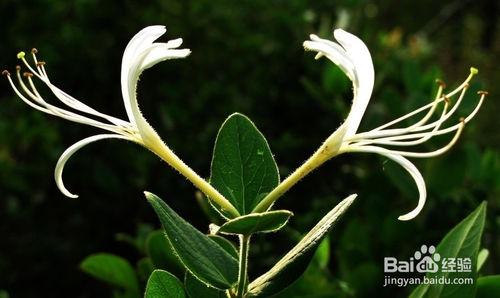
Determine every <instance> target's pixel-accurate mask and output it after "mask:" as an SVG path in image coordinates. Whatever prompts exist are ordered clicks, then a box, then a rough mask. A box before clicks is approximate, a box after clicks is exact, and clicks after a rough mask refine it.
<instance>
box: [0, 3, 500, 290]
mask: <svg viewBox="0 0 500 298" xmlns="http://www.w3.org/2000/svg"><path fill="white" fill-rule="evenodd" d="M498 13H499V8H498V1H495V0H489V1H440V2H439V5H438V4H436V2H435V1H430V0H424V1H418V2H417V1H378V2H377V3H375V2H371V1H354V0H353V1H344V2H341V1H305V0H303V1H228V0H226V1H211V0H201V1H181V0H179V1H170V0H161V1H156V0H154V1H143V3H141V2H139V1H96V0H79V1H63V0H34V1H14V0H2V1H0V37H1V39H0V57H1V58H0V64H1V65H4V66H5V67H6V68H8V69H10V70H11V72H12V71H13V70H14V67H15V65H16V63H18V61H17V59H16V53H17V52H18V51H19V50H25V51H26V50H28V51H29V49H31V47H37V48H38V49H39V52H40V54H39V58H40V59H41V60H45V61H47V70H48V72H49V76H51V78H52V81H53V82H54V83H55V84H56V85H58V86H59V87H60V88H62V89H63V90H65V91H67V92H68V93H70V94H72V95H73V96H75V97H77V98H79V99H81V100H82V101H84V102H85V103H87V104H88V105H90V106H92V107H94V108H96V109H98V110H99V111H102V112H105V113H108V114H111V115H114V116H119V117H122V118H125V117H126V116H125V111H124V108H123V104H122V99H121V92H120V62H121V55H122V53H123V50H124V48H125V45H126V44H127V42H128V40H129V39H130V38H131V37H132V36H133V35H134V34H135V33H136V32H137V31H138V30H140V29H141V28H143V27H144V26H147V25H151V24H162V25H166V26H167V30H168V32H167V36H166V37H165V38H164V39H163V40H167V39H170V38H176V37H182V38H184V46H185V47H187V48H190V49H191V50H192V51H193V52H192V54H191V56H189V57H188V58H187V59H184V60H177V61H169V62H164V63H162V64H159V65H157V66H155V67H154V68H152V69H150V70H148V71H146V72H145V73H144V75H143V76H142V79H141V81H140V84H139V89H138V92H139V101H140V104H141V108H142V110H143V112H144V114H145V115H146V117H147V119H148V120H150V122H151V123H152V124H153V126H154V127H155V128H156V129H157V130H158V132H159V133H160V135H161V136H162V137H163V138H164V140H165V141H166V142H167V144H169V146H171V147H172V148H173V149H174V150H175V151H176V152H177V153H178V154H179V155H180V156H181V157H182V158H183V159H184V160H185V161H186V162H187V163H188V164H189V165H191V166H192V167H193V168H194V169H195V170H196V171H198V172H199V173H200V174H201V175H202V176H208V175H209V167H210V159H211V151H212V146H213V143H214V141H215V136H216V133H217V129H218V126H219V125H220V124H221V123H222V122H223V120H224V119H225V117H227V116H228V115H229V114H231V113H233V112H241V113H243V114H245V115H247V116H249V117H250V118H251V119H252V120H253V121H254V122H255V123H256V125H257V126H258V127H259V129H260V130H261V131H262V132H263V133H264V134H265V136H266V137H267V138H268V140H269V143H270V146H271V149H272V150H273V152H274V154H275V158H276V160H277V162H278V165H279V167H280V172H281V175H282V176H283V177H284V176H286V175H287V174H289V173H290V171H291V170H293V169H294V168H295V167H297V166H298V165H299V164H300V162H302V161H303V160H305V159H306V158H307V157H308V156H309V155H310V154H311V153H312V152H313V150H315V149H316V148H317V147H318V146H319V144H320V143H321V142H322V141H323V140H324V139H325V138H326V137H327V136H328V135H329V134H330V133H331V132H332V131H333V130H334V129H335V128H336V127H337V126H338V125H339V124H340V123H341V121H342V119H343V117H344V116H345V115H347V113H348V110H349V103H350V100H351V91H350V88H351V87H350V82H349V81H348V80H347V79H346V78H345V76H344V75H343V74H342V73H341V72H340V71H339V70H338V69H337V68H335V67H334V66H333V65H332V64H331V63H328V62H327V60H325V59H322V60H320V61H314V59H313V54H311V53H304V51H303V49H302V45H301V44H302V42H303V41H304V40H305V39H307V38H308V34H310V33H318V34H319V35H320V36H322V37H328V38H331V29H332V28H333V27H335V26H338V25H340V26H343V27H344V28H346V29H347V30H348V31H350V32H353V33H355V34H356V35H358V36H360V37H361V38H362V39H363V40H364V41H365V42H366V44H367V45H368V47H369V48H370V51H371V53H372V56H373V60H374V64H375V71H376V85H375V90H374V94H373V98H372V100H371V103H370V105H369V106H368V109H367V112H366V114H365V117H364V119H363V122H362V124H361V128H360V130H361V131H363V130H367V129H370V128H373V127H375V126H377V125H379V124H383V123H385V122H387V121H389V120H391V119H393V118H396V117H397V116H399V115H402V114H405V113H406V112H409V111H411V110H412V109H414V108H416V107H418V106H420V105H422V104H425V103H427V102H428V101H429V100H430V99H431V97H432V95H433V93H434V92H435V90H436V86H435V83H434V79H435V78H442V79H444V80H445V81H446V82H447V83H448V85H449V86H450V88H451V87H452V86H456V85H458V84H459V83H460V82H461V81H462V80H463V79H464V78H465V77H466V75H467V74H468V69H469V67H470V66H476V67H477V68H479V70H480V72H479V75H478V77H477V79H475V80H474V83H473V85H472V88H471V92H469V95H468V96H467V97H466V102H465V103H464V106H463V108H462V109H460V111H459V113H461V115H464V114H466V113H467V111H470V109H471V108H472V107H473V105H474V104H475V103H476V101H477V96H476V95H475V91H477V90H479V89H480V88H481V89H483V88H484V89H486V90H488V91H490V97H489V98H487V101H486V102H485V104H484V106H483V108H482V110H481V111H480V113H479V115H478V116H477V118H476V119H475V120H474V121H473V122H472V123H471V124H470V125H468V126H467V127H466V130H465V132H464V134H463V136H462V137H461V139H460V141H459V143H458V144H457V145H456V146H455V147H454V148H453V150H452V151H451V152H449V153H447V154H445V155H443V156H440V157H437V158H433V159H430V160H418V161H416V165H417V166H418V167H419V169H421V171H422V174H423V176H424V178H425V179H426V182H427V188H428V193H429V195H428V202H427V204H426V206H425V208H424V210H423V212H422V213H421V214H420V215H419V216H418V217H417V218H416V219H415V220H412V221H409V222H399V221H397V216H398V215H401V214H404V213H406V212H407V211H409V210H411V209H412V208H413V207H414V206H415V204H416V199H417V193H416V187H415V186H414V185H413V182H412V181H411V179H410V178H409V177H408V176H407V174H406V173H405V172H404V171H403V170H402V169H400V168H399V167H398V165H396V164H393V163H391V162H389V161H387V160H386V159H384V158H381V157H377V156H373V155H360V154H352V155H345V156H340V157H338V158H336V159H334V160H332V161H330V162H328V163H327V164H326V165H325V166H323V167H322V168H321V169H320V170H318V171H316V172H314V173H313V174H312V175H310V176H309V177H307V178H306V179H305V180H304V181H303V182H302V183H300V184H299V185H297V186H296V187H294V188H293V189H292V190H291V191H290V192H289V193H288V194H287V195H286V196H285V197H283V198H282V199H280V201H279V202H278V204H277V206H278V207H279V209H282V208H289V209H290V210H292V211H293V212H294V213H295V216H294V218H293V219H292V221H291V223H290V225H291V227H293V228H294V229H296V230H298V231H301V232H305V231H306V230H307V229H308V228H310V227H312V225H314V223H315V222H316V221H317V220H319V219H320V218H321V217H322V215H324V214H325V213H326V212H327V211H328V210H330V209H331V208H332V207H333V206H334V205H335V204H336V203H337V202H339V201H340V199H342V198H344V197H346V196H347V195H349V194H351V193H354V192H356V193H358V194H359V199H358V200H357V202H356V203H355V205H354V206H353V207H352V209H351V210H350V211H349V213H348V215H347V216H346V217H345V218H344V219H343V220H342V223H341V224H340V225H339V226H338V227H337V228H336V229H334V231H333V233H332V235H331V245H332V259H331V262H330V272H331V275H329V276H330V279H331V280H332V282H334V283H338V282H339V281H343V282H345V284H344V285H345V289H346V290H345V292H346V293H351V294H353V295H356V296H358V297H364V296H369V295H373V294H379V295H384V296H388V295H396V296H402V295H404V294H405V293H407V291H408V289H399V288H394V287H393V288H384V289H383V288H382V285H383V272H382V270H383V257H384V256H395V257H399V258H402V259H403V258H408V257H410V256H411V255H412V254H413V252H414V251H415V250H416V249H417V248H418V247H419V246H420V245H422V244H437V243H438V242H439V240H440V239H441V238H442V237H443V236H444V234H446V232H447V231H448V230H449V229H450V228H451V227H452V226H454V225H455V224H456V223H458V222H459V221H460V220H461V219H462V218H464V217H465V216H466V215H467V214H469V213H470V212H471V211H472V210H473V209H474V208H475V207H476V206H477V205H478V204H479V202H480V201H482V200H487V201H488V216H487V223H486V229H485V236H484V246H486V247H488V248H489V249H490V253H491V255H490V259H489V261H488V263H487V265H486V268H485V272H490V273H492V272H495V273H498V272H499V271H500V270H499V267H500V256H499V255H498V253H499V246H500V240H499V237H498V235H499V231H500V217H499V208H500V207H499V193H500V156H499V152H498V145H499V143H500V138H499V133H498V127H499V125H498V124H499V123H498V113H499V112H500V110H499V105H498V102H499V98H498V94H500V92H499V91H500V87H499V84H498V80H499V79H500V68H499V67H498V64H497V61H498V58H499V54H500V32H499V24H498V23H499V21H498ZM46 94H47V98H50V97H49V93H48V92H46ZM95 133H99V131H97V130H96V129H93V128H89V127H85V126H82V125H77V124H71V123H68V122H66V121H64V120H60V119H55V118H54V117H51V116H48V115H44V114H41V113H39V112H37V111H34V110H32V109H31V108H29V107H27V106H26V105H24V104H23V103H22V102H21V101H20V100H19V99H17V98H16V97H15V96H14V94H13V92H12V91H11V90H10V88H9V86H8V84H7V82H4V83H2V84H1V85H0V289H5V290H7V291H8V292H9V293H10V294H11V296H12V297H70V296H71V297H106V296H107V295H108V294H109V291H108V289H107V288H106V287H105V286H104V285H102V284H100V283H98V282H97V281H94V280H92V279H91V278H90V277H87V276H86V275H84V274H83V273H81V272H80V271H79V269H78V264H79V262H80V261H81V260H82V259H83V258H84V257H85V256H87V255H88V254H91V253H94V252H98V251H106V252H111V253H116V254H120V255H123V256H125V257H127V258H129V259H130V260H132V261H134V260H136V259H137V256H136V253H135V251H134V250H133V249H131V248H130V247H129V246H127V245H126V244H124V243H121V242H118V241H116V240H115V239H114V235H115V234H116V233H117V232H127V233H131V234H133V233H135V230H136V228H137V226H138V225H139V224H140V223H150V224H152V225H154V226H155V227H158V226H159V224H158V221H157V219H156V217H155V215H154V213H153V211H152V210H151V208H150V207H149V206H148V204H147V203H146V201H145V200H144V199H143V195H142V191H143V190H150V191H152V192H154V193H156V194H158V195H160V196H161V197H162V198H164V199H166V200H168V202H169V204H170V205H171V206H173V207H174V208H175V209H176V210H177V211H178V212H179V213H180V214H182V215H183V216H185V217H186V218H188V219H189V221H190V222H192V223H193V224H195V225H196V226H197V227H199V228H200V229H201V230H207V223H208V222H207V220H206V219H205V217H204V215H203V214H202V213H201V211H200V209H199V208H197V205H196V204H195V200H194V188H193V187H192V186H191V185H190V184H189V183H188V182H187V181H186V180H185V179H184V178H183V177H180V176H179V175H177V174H176V173H175V172H174V171H173V170H172V169H170V168H169V167H168V166H166V165H165V164H164V163H163V162H161V161H160V160H159V159H158V158H157V157H155V156H153V155H152V154H151V153H149V152H148V151H146V150H144V149H142V148H140V147H138V146H135V145H132V144H129V143H124V142H120V141H104V142H101V143H100V144H93V145H91V146H89V147H87V148H85V149H84V150H82V151H81V152H79V154H77V155H76V156H75V157H74V158H73V159H71V160H70V162H69V163H68V165H67V167H66V172H65V175H64V177H65V182H66V185H67V186H68V188H69V189H70V190H71V191H73V192H76V193H78V194H79V195H80V198H79V199H77V200H71V199H67V198H64V197H63V195H61V194H60V193H59V191H58V190H57V188H56V186H55V183H54V181H53V167H54V166H55V163H56V161H57V158H58V156H59V155H60V154H61V153H62V152H63V151H64V149H65V148H67V147H68V146H69V145H71V144H72V143H74V142H76V141H78V140H79V139H81V138H83V137H86V136H90V135H92V134H95ZM444 142H446V140H445V139H437V140H436V141H435V142H431V143H427V144H426V145H424V146H422V147H420V148H418V149H420V150H426V149H427V150H430V149H431V148H436V147H437V146H438V145H440V144H443V143H444ZM285 234H286V233H285ZM266 241H267V242H266ZM292 244H293V242H292V241H290V240H289V239H287V237H285V236H283V235H281V236H280V234H278V235H276V236H275V235H273V237H268V238H265V237H263V238H261V239H256V245H257V247H256V249H255V251H254V253H253V254H252V256H251V258H252V259H251V261H252V262H253V267H252V268H251V272H250V275H251V277H255V276H256V275H257V274H258V273H259V272H261V271H262V270H265V268H267V266H269V264H271V262H272V261H273V260H275V258H276V257H277V256H278V255H279V254H280V253H282V252H284V251H285V249H287V248H290V247H291V246H292ZM69 293H71V294H69ZM74 293H77V294H76V295H75V294H74Z"/></svg>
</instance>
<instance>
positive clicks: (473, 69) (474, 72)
mask: <svg viewBox="0 0 500 298" xmlns="http://www.w3.org/2000/svg"><path fill="white" fill-rule="evenodd" d="M478 72H479V70H477V68H475V67H471V68H470V73H471V74H473V75H475V74H477V73H478Z"/></svg>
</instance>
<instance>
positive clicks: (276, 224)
mask: <svg viewBox="0 0 500 298" xmlns="http://www.w3.org/2000/svg"><path fill="white" fill-rule="evenodd" d="M292 215H293V213H292V212H290V211H288V210H276V211H269V212H263V213H251V214H248V215H243V216H240V217H237V218H234V219H231V220H229V221H228V222H226V223H225V224H223V225H222V226H221V227H220V228H219V230H218V231H217V232H218V233H224V234H242V235H251V234H254V233H269V232H276V231H278V230H279V229H281V228H282V227H284V226H285V225H286V224H287V222H288V220H289V219H290V217H291V216H292Z"/></svg>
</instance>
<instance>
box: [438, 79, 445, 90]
mask: <svg viewBox="0 0 500 298" xmlns="http://www.w3.org/2000/svg"><path fill="white" fill-rule="evenodd" d="M436 83H437V84H438V85H439V86H440V87H442V88H443V89H445V88H446V83H445V82H444V81H443V80H441V79H436Z"/></svg>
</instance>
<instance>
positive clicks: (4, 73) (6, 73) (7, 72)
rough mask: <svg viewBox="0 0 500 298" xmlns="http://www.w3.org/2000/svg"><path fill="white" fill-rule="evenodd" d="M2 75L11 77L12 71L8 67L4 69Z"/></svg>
mask: <svg viewBox="0 0 500 298" xmlns="http://www.w3.org/2000/svg"><path fill="white" fill-rule="evenodd" d="M2 75H3V76H7V77H10V72H9V71H8V70H7V69H4V70H3V71H2Z"/></svg>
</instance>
